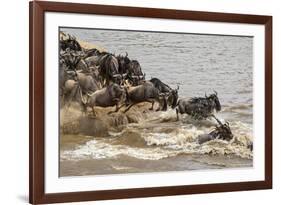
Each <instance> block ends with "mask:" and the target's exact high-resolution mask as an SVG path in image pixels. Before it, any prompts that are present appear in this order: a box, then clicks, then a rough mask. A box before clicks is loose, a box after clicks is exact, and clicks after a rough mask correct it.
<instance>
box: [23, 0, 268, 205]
mask: <svg viewBox="0 0 281 205" xmlns="http://www.w3.org/2000/svg"><path fill="white" fill-rule="evenodd" d="M47 12H53V13H70V14H73V15H76V14H77V15H78V14H83V15H84V14H85V15H104V16H113V17H114V16H116V17H134V18H151V19H161V20H162V21H165V20H167V19H170V20H171V19H172V20H181V21H195V22H215V23H216V22H222V23H229V24H249V25H261V26H264V31H265V33H264V37H265V39H264V42H265V44H264V51H263V53H264V71H263V72H264V90H265V93H264V100H265V101H264V103H265V108H264V110H265V113H264V123H265V124H264V128H265V132H264V145H263V146H264V170H263V171H264V180H257V181H242V182H239V181H238V182H229V183H207V184H193V185H173V186H156V187H155V186H153V187H138V188H123V189H107V190H94V191H75V192H58V193H56V192H54V193H46V190H45V188H46V186H45V185H46V169H45V168H46V156H47V155H48V153H47V152H46V147H45V142H46V139H45V137H46V136H45V131H46V127H45V123H46V117H45V115H46V112H47V111H46V108H45V102H46V99H47V98H48V96H46V84H45V83H46V79H45V77H46V76H45V73H46V70H45V63H46V59H45V54H46V50H45V49H46V46H47V45H46V44H45V40H46V38H45V37H46V35H45V32H46V30H45V29H46V27H45V26H46V25H45V20H46V13H47ZM29 21H30V30H29V31H30V32H29V47H30V50H29V63H30V65H29V67H30V72H29V79H30V80H29V83H30V84H29V92H30V97H29V102H30V104H29V116H30V118H29V126H30V127H29V132H30V136H29V202H30V203H31V204H45V203H58V202H77V201H90V200H108V199H122V198H137V197H154V196H171V195H183V194H199V193H214V192H230V191H244V190H258V189H271V188H272V16H261V15H247V14H232V13H215V12H201V11H184V10H170V9H156V8H137V7H123V6H105V5H94V4H77V3H62V2H47V1H33V2H30V4H29Z"/></svg>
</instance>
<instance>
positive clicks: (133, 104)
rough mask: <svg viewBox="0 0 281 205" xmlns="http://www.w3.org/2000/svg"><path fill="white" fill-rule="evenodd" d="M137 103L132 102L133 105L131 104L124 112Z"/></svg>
mask: <svg viewBox="0 0 281 205" xmlns="http://www.w3.org/2000/svg"><path fill="white" fill-rule="evenodd" d="M135 104H137V103H132V104H131V105H129V106H128V107H127V108H126V110H125V111H124V113H126V112H127V111H128V110H129V109H130V108H131V107H133V106H134V105H135Z"/></svg>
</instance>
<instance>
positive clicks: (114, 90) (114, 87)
mask: <svg viewBox="0 0 281 205" xmlns="http://www.w3.org/2000/svg"><path fill="white" fill-rule="evenodd" d="M108 89H109V91H110V95H111V96H112V98H116V99H119V100H120V98H121V97H122V95H123V93H124V89H123V88H122V87H121V86H120V85H118V84H116V83H112V84H111V85H109V87H108Z"/></svg>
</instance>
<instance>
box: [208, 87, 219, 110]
mask: <svg viewBox="0 0 281 205" xmlns="http://www.w3.org/2000/svg"><path fill="white" fill-rule="evenodd" d="M205 96H206V95H205ZM206 98H207V99H208V100H210V101H212V103H214V106H215V109H216V111H220V110H221V104H220V101H219V98H218V93H217V92H216V91H214V94H211V95H210V96H209V97H207V96H206Z"/></svg>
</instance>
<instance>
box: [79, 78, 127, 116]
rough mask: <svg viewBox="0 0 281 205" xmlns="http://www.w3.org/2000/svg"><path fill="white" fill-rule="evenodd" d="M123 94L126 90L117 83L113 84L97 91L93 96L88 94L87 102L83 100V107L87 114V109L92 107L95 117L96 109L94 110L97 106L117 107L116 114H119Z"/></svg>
mask: <svg viewBox="0 0 281 205" xmlns="http://www.w3.org/2000/svg"><path fill="white" fill-rule="evenodd" d="M123 94H124V89H123V88H122V87H121V86H120V85H118V84H116V83H112V84H110V85H109V86H107V87H105V88H102V89H100V90H97V91H96V92H94V93H92V94H87V99H86V100H85V101H84V100H83V99H82V105H83V107H84V111H85V112H86V110H87V107H91V108H92V112H93V115H94V116H96V113H95V109H94V107H95V106H99V107H110V106H116V110H115V112H118V110H119V109H120V107H118V106H119V104H120V102H121V98H122V95H123ZM109 113H111V112H109Z"/></svg>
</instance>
